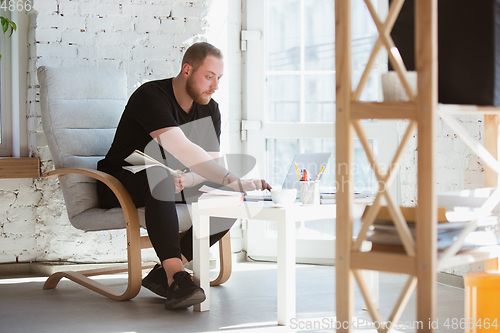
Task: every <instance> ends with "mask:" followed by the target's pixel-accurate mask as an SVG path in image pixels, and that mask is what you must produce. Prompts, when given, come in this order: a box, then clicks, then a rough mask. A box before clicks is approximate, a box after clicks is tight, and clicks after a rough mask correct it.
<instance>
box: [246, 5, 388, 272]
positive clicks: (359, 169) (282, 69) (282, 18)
mask: <svg viewBox="0 0 500 333" xmlns="http://www.w3.org/2000/svg"><path fill="white" fill-rule="evenodd" d="M373 1H374V2H375V3H377V5H378V7H379V8H380V10H381V11H384V10H385V11H386V10H387V8H385V7H387V4H386V3H385V4H384V1H379V0H373ZM352 6H353V9H352V10H353V13H354V15H353V19H352V36H353V41H352V47H353V50H352V53H353V82H354V83H356V82H357V81H359V79H360V77H361V74H362V70H363V69H364V63H366V62H367V61H368V57H369V55H370V51H371V49H372V48H373V45H374V43H375V41H376V38H377V30H376V28H375V25H374V23H373V20H372V19H371V16H370V14H369V13H368V11H367V10H366V6H364V4H363V0H353V2H352ZM384 6H385V7H384ZM334 7H335V2H334V0H272V1H271V0H253V1H248V2H247V5H246V7H244V8H245V11H246V13H244V14H246V26H245V28H246V30H248V31H256V30H258V31H260V32H261V35H262V37H261V38H260V39H258V40H248V41H247V50H246V51H245V52H244V63H245V66H246V69H245V73H244V74H245V84H244V86H245V91H244V97H243V99H244V112H243V115H244V117H245V118H246V119H247V120H248V121H251V122H253V123H254V124H260V126H252V127H253V128H259V129H258V130H253V131H252V130H248V131H247V135H246V137H247V141H246V148H247V153H248V154H250V155H252V156H254V157H256V158H257V162H258V166H259V173H260V174H261V175H263V176H264V177H265V178H266V180H268V181H269V182H270V183H271V185H273V186H280V185H281V184H282V183H283V180H284V177H285V174H286V172H287V170H288V167H289V164H290V162H291V161H292V159H293V156H294V155H295V153H305V152H324V151H327V152H331V153H332V156H331V158H330V161H329V162H328V167H327V169H326V170H325V173H324V177H323V178H322V182H321V189H322V191H328V190H334V188H335V185H336V184H335V16H334ZM249 35H253V36H256V35H258V34H255V33H251V34H249ZM378 63H379V66H378V69H377V70H376V71H374V72H373V73H372V75H371V77H370V79H369V81H368V83H367V86H366V88H365V90H364V92H363V94H362V96H361V99H362V100H367V101H368V100H374V101H376V100H379V96H381V91H380V83H379V82H380V73H381V71H386V70H387V64H386V58H384V57H383V56H382V57H381V58H379V61H378ZM363 126H364V128H365V131H366V132H367V135H368V137H369V139H370V142H371V144H372V147H373V150H374V152H375V153H376V154H377V155H378V159H379V160H380V161H381V162H385V163H388V162H390V160H391V158H392V155H393V153H394V151H395V149H396V143H397V132H396V123H395V122H389V121H383V122H377V121H371V122H364V123H363ZM382 147H383V149H382ZM355 155H356V159H355V170H354V171H355V189H356V190H357V191H376V190H377V182H376V178H375V175H374V173H373V172H372V170H371V168H370V166H369V164H368V161H367V158H366V156H365V153H364V150H363V149H362V147H361V144H360V143H359V142H358V144H357V145H355ZM274 230H275V226H273V224H272V223H265V222H263V223H259V222H257V221H252V222H251V223H249V224H248V243H247V244H248V248H247V250H248V253H249V256H251V257H256V258H263V259H265V258H269V257H273V256H275V255H273V253H275V251H276V250H275V248H276V246H275V244H274V239H273V238H274V237H275V236H274ZM334 230H335V223H334V217H332V219H331V220H321V221H311V222H307V223H305V222H300V223H297V234H296V236H297V239H298V241H297V260H298V261H305V262H321V263H331V262H333V258H334V248H335V242H334V240H335V233H334Z"/></svg>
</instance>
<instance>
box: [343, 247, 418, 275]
mask: <svg viewBox="0 0 500 333" xmlns="http://www.w3.org/2000/svg"><path fill="white" fill-rule="evenodd" d="M351 268H352V269H367V270H373V271H381V272H388V273H400V274H408V275H416V273H417V270H416V263H415V257H409V256H407V255H406V254H400V253H388V252H357V251H356V252H355V251H353V252H351Z"/></svg>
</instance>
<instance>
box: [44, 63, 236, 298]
mask: <svg viewBox="0 0 500 333" xmlns="http://www.w3.org/2000/svg"><path fill="white" fill-rule="evenodd" d="M38 81H39V83H40V103H41V110H42V126H43V130H44V133H45V136H46V138H47V143H48V146H49V149H50V153H51V155H52V159H53V162H54V166H55V170H52V171H50V172H47V173H45V174H44V175H43V176H44V177H59V181H60V184H61V189H62V192H63V196H64V200H65V203H66V208H67V211H68V216H69V220H70V222H71V224H72V225H73V226H74V227H75V228H77V229H81V230H85V231H98V230H110V229H126V232H127V257H128V263H127V264H126V265H125V266H124V267H117V268H106V269H95V270H86V271H80V272H57V273H54V274H52V275H51V276H50V277H49V278H48V279H47V281H46V282H45V284H44V289H52V288H55V287H56V286H57V284H58V283H59V280H60V279H61V278H63V277H66V278H68V279H70V280H72V281H74V282H76V283H78V284H80V285H82V286H84V287H87V288H89V289H91V290H93V291H95V292H98V293H100V294H102V295H104V296H106V297H109V298H111V299H114V300H128V299H131V298H134V297H135V296H136V295H137V294H138V293H139V290H140V288H141V280H142V269H145V268H148V267H152V266H153V265H154V263H150V264H144V265H143V263H142V260H141V249H143V248H149V247H151V242H150V241H149V237H147V236H140V227H141V226H142V227H144V225H145V221H144V209H143V208H136V206H135V205H134V203H133V202H132V199H131V198H130V195H129V194H128V192H127V191H126V189H125V188H124V187H123V185H122V184H121V183H120V182H119V181H118V180H117V179H116V178H114V177H113V176H111V175H109V174H106V173H104V172H101V171H98V170H96V166H97V162H98V161H99V160H100V159H102V158H103V157H104V155H105V154H106V153H107V151H108V149H109V147H110V146H111V142H112V140H113V137H114V133H115V130H116V127H117V125H118V122H119V120H120V117H121V114H122V112H123V109H124V106H125V104H126V102H127V85H126V82H127V80H126V75H125V73H124V72H123V71H121V70H110V69H90V68H50V67H40V68H39V69H38ZM97 180H99V181H101V182H103V183H104V184H106V185H107V186H108V187H109V188H110V189H111V190H112V191H113V192H114V193H115V195H116V197H117V199H118V200H119V202H120V205H121V208H113V209H101V208H100V207H99V202H98V199H97V189H96V184H97ZM177 212H178V215H179V229H180V230H181V232H183V231H186V230H187V229H188V228H189V227H190V226H191V218H190V214H189V210H188V207H187V206H186V205H177ZM219 248H220V255H221V263H220V273H219V276H218V277H217V278H216V279H215V280H214V281H212V282H211V285H218V284H220V283H224V282H225V281H226V280H227V279H228V278H229V276H230V274H231V249H230V243H229V233H228V234H227V235H226V236H225V237H224V238H223V239H221V240H220V241H219ZM125 271H128V285H127V289H126V290H125V291H124V292H118V291H116V290H115V289H112V288H110V287H108V286H106V285H103V284H101V283H99V282H96V281H95V280H92V279H90V278H89V277H90V276H95V275H104V274H114V273H118V272H125Z"/></svg>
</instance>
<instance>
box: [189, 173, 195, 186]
mask: <svg viewBox="0 0 500 333" xmlns="http://www.w3.org/2000/svg"><path fill="white" fill-rule="evenodd" d="M190 174H191V178H192V180H193V182H192V183H191V186H190V187H193V186H194V172H190Z"/></svg>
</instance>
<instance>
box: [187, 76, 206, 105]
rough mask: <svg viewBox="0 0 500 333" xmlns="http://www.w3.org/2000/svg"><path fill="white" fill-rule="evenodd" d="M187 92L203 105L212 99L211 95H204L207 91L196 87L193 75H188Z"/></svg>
mask: <svg viewBox="0 0 500 333" xmlns="http://www.w3.org/2000/svg"><path fill="white" fill-rule="evenodd" d="M186 92H187V94H188V95H189V97H191V99H192V100H193V101H195V102H196V103H198V104H201V105H207V104H208V102H210V100H211V99H212V97H211V96H208V97H205V96H203V94H204V93H205V92H201V91H199V90H198V89H196V86H195V85H194V82H193V78H192V76H190V77H188V79H187V82H186Z"/></svg>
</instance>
